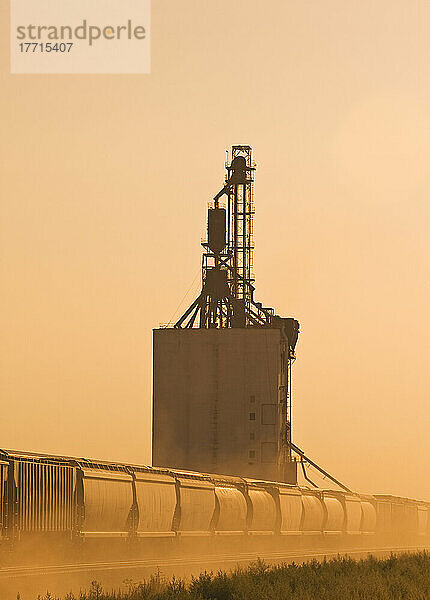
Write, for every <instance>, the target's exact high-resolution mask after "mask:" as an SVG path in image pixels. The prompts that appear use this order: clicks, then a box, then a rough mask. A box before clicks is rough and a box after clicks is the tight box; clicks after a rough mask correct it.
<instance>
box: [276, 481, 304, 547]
mask: <svg viewBox="0 0 430 600" xmlns="http://www.w3.org/2000/svg"><path fill="white" fill-rule="evenodd" d="M279 506H280V510H281V535H300V533H301V530H300V523H301V521H302V512H303V505H302V494H301V492H300V490H299V489H298V488H284V487H282V486H280V487H279Z"/></svg>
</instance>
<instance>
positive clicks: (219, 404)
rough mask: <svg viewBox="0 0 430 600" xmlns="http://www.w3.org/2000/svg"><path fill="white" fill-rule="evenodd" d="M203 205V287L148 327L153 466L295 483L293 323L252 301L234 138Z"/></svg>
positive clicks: (248, 198) (245, 163)
mask: <svg viewBox="0 0 430 600" xmlns="http://www.w3.org/2000/svg"><path fill="white" fill-rule="evenodd" d="M226 170H227V173H226V177H225V182H224V185H223V186H222V188H221V190H220V191H219V192H218V193H217V194H216V196H215V197H214V199H213V201H211V203H210V204H209V208H208V221H207V223H208V227H207V239H206V240H205V241H204V242H203V244H202V245H203V257H202V288H201V293H200V294H199V296H198V297H197V298H196V299H195V300H194V302H193V303H192V304H191V306H190V307H189V308H188V309H187V310H186V311H185V313H184V314H183V315H182V317H181V318H180V319H179V320H178V321H177V322H176V324H175V325H174V326H173V327H166V328H160V329H155V330H154V332H153V464H154V465H155V466H169V467H172V468H177V469H185V470H190V471H200V472H206V473H219V474H235V475H240V476H242V477H250V478H254V479H265V480H274V481H285V482H288V483H296V481H297V473H296V462H295V460H294V459H293V458H292V443H291V367H292V363H293V362H294V360H295V346H296V342H297V337H298V332H299V323H298V321H297V320H296V319H294V318H282V317H280V316H278V315H276V314H275V311H274V310H273V309H272V308H269V307H266V306H263V304H262V303H260V302H257V301H255V300H254V289H255V288H254V281H255V280H254V274H253V250H254V243H253V219H254V189H253V183H254V173H255V164H254V162H253V160H252V151H251V147H250V146H233V148H232V151H231V160H227V163H226Z"/></svg>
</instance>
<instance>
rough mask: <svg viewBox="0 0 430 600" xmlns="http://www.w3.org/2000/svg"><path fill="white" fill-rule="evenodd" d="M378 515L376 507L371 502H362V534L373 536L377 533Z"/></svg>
mask: <svg viewBox="0 0 430 600" xmlns="http://www.w3.org/2000/svg"><path fill="white" fill-rule="evenodd" d="M376 527H377V515H376V507H375V505H374V504H373V503H372V502H370V500H362V501H361V525H360V531H361V533H365V534H366V535H367V534H373V533H376Z"/></svg>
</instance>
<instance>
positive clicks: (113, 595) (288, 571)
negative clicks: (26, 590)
mask: <svg viewBox="0 0 430 600" xmlns="http://www.w3.org/2000/svg"><path fill="white" fill-rule="evenodd" d="M126 587H128V590H126V591H121V592H120V591H118V592H108V591H103V589H102V588H101V586H100V585H99V584H98V583H96V582H93V584H92V587H91V589H90V590H88V591H86V592H81V593H80V594H79V595H77V596H76V595H73V594H68V595H67V596H65V597H63V598H62V599H61V600H430V554H428V553H426V552H422V553H417V554H401V555H392V556H391V557H390V558H386V559H380V560H378V559H376V558H373V557H369V558H367V559H363V560H360V561H354V560H352V559H349V558H344V557H338V558H335V559H331V560H328V561H323V562H317V561H311V562H308V563H305V564H303V565H296V564H294V563H292V564H283V565H277V566H269V565H267V564H266V563H264V562H263V561H260V560H259V561H257V562H255V563H253V564H251V565H250V566H249V567H248V568H236V569H235V570H234V571H232V572H230V573H226V572H223V571H218V572H217V573H207V572H205V573H202V574H201V575H199V576H198V577H193V578H192V579H191V580H190V581H189V582H188V583H187V582H185V581H184V580H182V579H176V578H172V579H171V580H169V581H168V580H165V579H163V577H162V576H161V575H160V574H157V575H154V576H152V577H151V578H150V579H149V580H147V581H144V582H143V583H139V584H133V583H132V582H129V583H128V586H126ZM39 600H57V598H54V596H51V595H49V594H48V595H46V596H45V597H44V598H40V597H39Z"/></svg>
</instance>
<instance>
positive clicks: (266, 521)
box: [248, 487, 277, 535]
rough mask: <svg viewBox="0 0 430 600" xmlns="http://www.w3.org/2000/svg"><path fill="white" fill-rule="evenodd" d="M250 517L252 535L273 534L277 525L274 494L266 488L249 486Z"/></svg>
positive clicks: (249, 525)
mask: <svg viewBox="0 0 430 600" xmlns="http://www.w3.org/2000/svg"><path fill="white" fill-rule="evenodd" d="M248 497H249V501H250V506H251V508H250V519H249V524H248V533H249V534H250V535H257V534H258V535H273V534H274V533H275V526H276V517H277V513H276V504H275V500H274V498H273V496H272V495H271V494H269V492H267V491H266V490H264V489H261V488H260V489H259V488H254V487H249V488H248Z"/></svg>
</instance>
